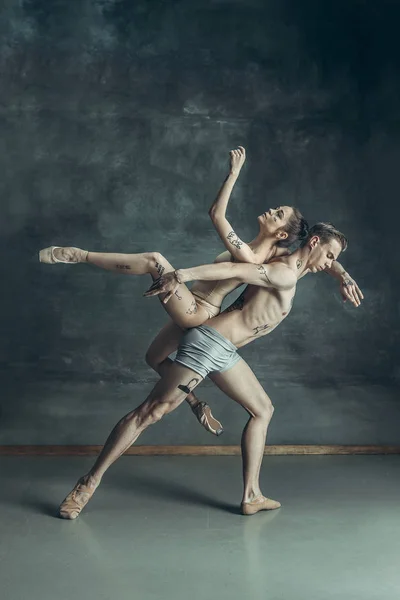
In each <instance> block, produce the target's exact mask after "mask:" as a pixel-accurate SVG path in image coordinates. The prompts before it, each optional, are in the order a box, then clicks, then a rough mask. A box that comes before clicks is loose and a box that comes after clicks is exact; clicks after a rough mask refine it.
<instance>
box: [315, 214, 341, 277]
mask: <svg viewBox="0 0 400 600" xmlns="http://www.w3.org/2000/svg"><path fill="white" fill-rule="evenodd" d="M347 244H348V242H347V238H346V237H345V236H344V235H343V233H341V232H340V231H339V230H338V229H336V227H335V226H334V225H333V224H332V223H317V224H316V225H314V226H313V227H311V229H310V231H309V234H308V238H307V241H306V243H305V244H304V245H305V246H307V247H308V248H309V249H310V254H309V256H308V260H307V267H308V268H309V269H310V270H311V272H312V273H317V272H318V271H323V270H324V269H326V268H330V267H331V266H332V263H333V261H334V260H337V258H338V256H339V254H340V253H341V252H344V251H345V250H346V248H347Z"/></svg>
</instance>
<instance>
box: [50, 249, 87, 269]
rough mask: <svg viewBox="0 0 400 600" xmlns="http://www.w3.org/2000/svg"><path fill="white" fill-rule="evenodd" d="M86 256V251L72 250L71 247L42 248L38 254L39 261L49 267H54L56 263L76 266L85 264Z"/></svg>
mask: <svg viewBox="0 0 400 600" xmlns="http://www.w3.org/2000/svg"><path fill="white" fill-rule="evenodd" d="M87 255H88V251H87V250H82V249H81V248H74V247H73V246H65V247H61V246H50V247H49V248H43V250H41V251H40V252H39V261H40V262H42V263H46V264H49V265H54V264H56V263H67V264H70V265H76V264H78V263H81V262H86V258H87Z"/></svg>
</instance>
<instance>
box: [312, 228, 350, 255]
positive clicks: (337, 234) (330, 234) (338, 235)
mask: <svg viewBox="0 0 400 600" xmlns="http://www.w3.org/2000/svg"><path fill="white" fill-rule="evenodd" d="M314 235H317V236H318V237H319V239H320V240H321V244H327V243H328V242H330V241H331V239H332V238H335V239H337V240H338V242H339V243H340V245H341V246H342V252H344V251H345V250H346V248H347V246H348V240H347V238H346V236H345V235H344V234H343V233H342V232H341V231H339V230H338V229H336V227H335V226H334V224H333V223H316V224H315V225H313V226H312V227H311V228H310V230H309V232H308V239H309V240H310V239H311V238H312V237H313V236H314Z"/></svg>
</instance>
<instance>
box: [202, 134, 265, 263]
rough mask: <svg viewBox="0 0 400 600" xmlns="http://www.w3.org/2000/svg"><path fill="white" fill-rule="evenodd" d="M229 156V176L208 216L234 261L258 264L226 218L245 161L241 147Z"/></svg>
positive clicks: (232, 151) (258, 259)
mask: <svg viewBox="0 0 400 600" xmlns="http://www.w3.org/2000/svg"><path fill="white" fill-rule="evenodd" d="M229 154H230V171H229V175H228V176H227V178H226V179H225V181H224V183H223V185H222V187H221V189H220V190H219V192H218V195H217V197H216V199H215V201H214V203H213V204H212V206H211V208H210V210H209V211H208V214H209V215H210V218H211V220H212V222H213V225H214V227H215V229H216V230H217V232H218V235H219V237H220V238H221V240H222V242H223V243H224V245H225V248H226V249H227V250H229V252H230V253H231V254H232V256H234V257H235V259H236V260H238V261H239V262H249V263H255V264H260V263H262V262H263V261H262V258H261V257H260V256H258V255H257V254H255V253H254V252H253V250H252V249H251V248H250V246H249V245H248V244H246V243H245V242H243V240H241V239H240V238H239V236H238V235H237V234H236V233H235V231H234V230H233V227H232V225H231V224H230V223H229V221H228V219H227V218H226V209H227V206H228V202H229V199H230V196H231V193H232V190H233V188H234V185H235V183H236V180H237V178H238V177H239V173H240V170H241V168H242V166H243V164H244V162H245V160H246V151H245V149H244V148H243V146H239V148H238V149H237V150H231V152H230V153H229Z"/></svg>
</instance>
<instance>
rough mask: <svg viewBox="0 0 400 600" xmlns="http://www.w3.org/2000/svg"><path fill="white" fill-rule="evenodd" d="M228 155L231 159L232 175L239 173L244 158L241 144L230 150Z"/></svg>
mask: <svg viewBox="0 0 400 600" xmlns="http://www.w3.org/2000/svg"><path fill="white" fill-rule="evenodd" d="M229 156H230V160H231V173H232V174H233V175H239V173H240V169H241V168H242V167H243V165H244V161H245V160H246V150H245V149H244V148H243V146H239V147H238V148H237V149H236V150H231V151H230V152H229Z"/></svg>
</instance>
